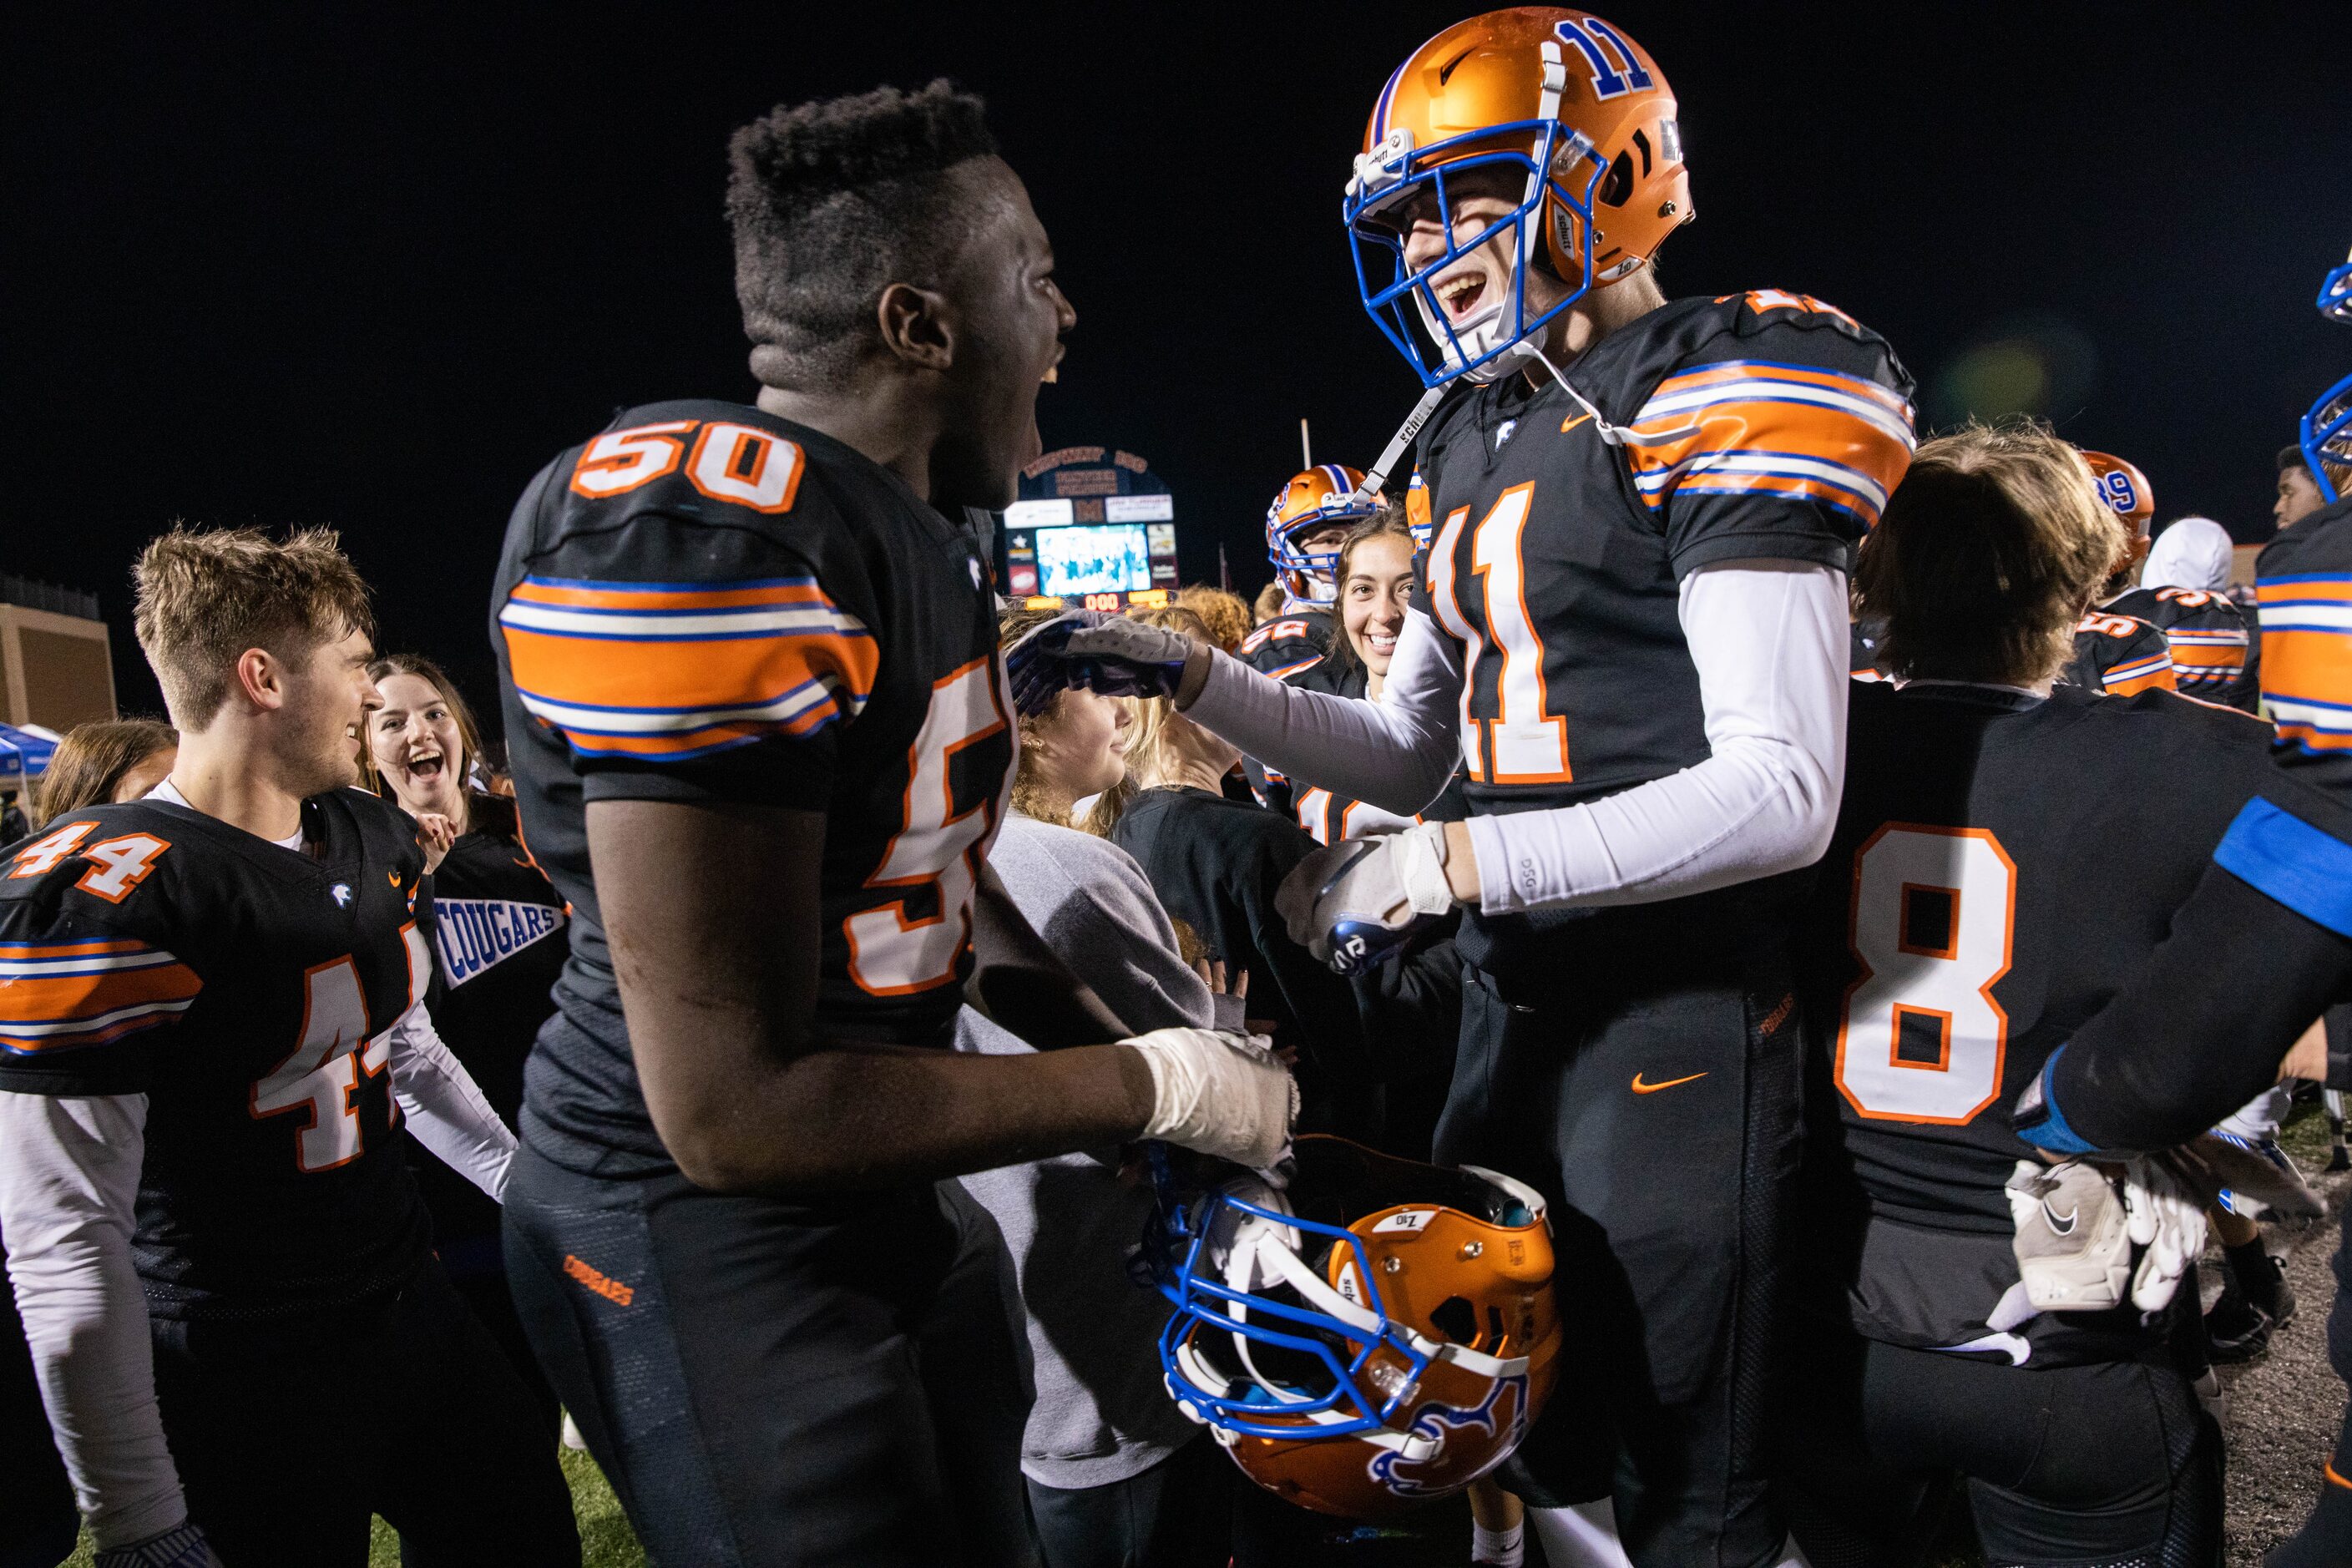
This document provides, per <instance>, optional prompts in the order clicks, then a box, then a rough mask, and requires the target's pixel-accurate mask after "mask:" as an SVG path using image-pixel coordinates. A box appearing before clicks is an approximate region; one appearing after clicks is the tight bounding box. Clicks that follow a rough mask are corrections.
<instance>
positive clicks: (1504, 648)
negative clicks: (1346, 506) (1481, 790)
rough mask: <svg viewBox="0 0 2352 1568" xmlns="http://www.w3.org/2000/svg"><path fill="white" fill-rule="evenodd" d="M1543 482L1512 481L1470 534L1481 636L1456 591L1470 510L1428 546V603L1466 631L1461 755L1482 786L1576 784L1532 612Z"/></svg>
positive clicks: (1455, 628) (1453, 627) (1444, 620)
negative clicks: (1531, 558) (1530, 541)
mask: <svg viewBox="0 0 2352 1568" xmlns="http://www.w3.org/2000/svg"><path fill="white" fill-rule="evenodd" d="M1535 492H1536V487H1535V481H1534V480H1532V479H1530V480H1528V482H1527V483H1526V484H1523V485H1513V486H1512V487H1511V488H1510V489H1507V490H1505V491H1504V492H1503V493H1502V494H1501V495H1499V496H1497V497H1496V498H1495V504H1494V506H1493V507H1492V508H1490V509H1488V510H1487V512H1486V516H1485V517H1483V518H1481V519H1479V520H1478V525H1477V526H1476V527H1475V528H1474V529H1472V530H1471V532H1470V571H1471V574H1472V575H1473V576H1474V577H1475V579H1476V580H1477V582H1478V584H1479V587H1480V597H1479V612H1480V613H1479V619H1480V620H1481V621H1483V622H1484V623H1485V625H1486V636H1485V637H1481V636H1480V635H1479V633H1478V629H1477V627H1475V626H1472V625H1471V624H1470V617H1469V616H1466V615H1465V614H1464V613H1463V610H1462V604H1461V601H1460V599H1459V598H1458V597H1457V596H1456V595H1457V588H1458V580H1457V577H1456V574H1455V573H1454V546H1455V543H1456V542H1457V541H1458V540H1460V538H1461V537H1462V528H1463V524H1464V523H1465V522H1466V521H1468V520H1469V516H1470V509H1469V508H1467V507H1459V508H1456V509H1455V510H1454V511H1453V512H1451V513H1449V514H1448V515H1447V517H1446V519H1445V526H1444V528H1443V529H1442V530H1440V531H1439V532H1438V535H1437V542H1436V543H1435V544H1434V545H1433V546H1432V547H1431V549H1430V552H1429V602H1430V604H1431V605H1433V607H1434V608H1435V610H1436V612H1437V618H1438V620H1439V622H1440V623H1441V624H1442V625H1444V627H1445V629H1446V630H1447V631H1449V632H1451V633H1453V634H1454V636H1455V637H1459V638H1461V639H1462V643H1463V654H1464V657H1463V671H1462V756H1463V760H1464V763H1465V764H1466V766H1467V767H1468V770H1469V773H1470V777H1471V778H1472V779H1474V780H1476V781H1477V782H1479V783H1482V784H1567V783H1570V781H1571V779H1572V778H1573V776H1574V775H1573V774H1572V773H1570V769H1569V762H1568V721H1567V720H1565V719H1563V718H1560V717H1559V716H1558V715H1557V714H1554V713H1551V712H1549V711H1547V710H1546V699H1547V698H1548V696H1549V693H1548V692H1547V691H1546V689H1545V686H1544V646H1543V638H1542V637H1540V636H1539V635H1538V633H1537V631H1536V627H1535V621H1534V619H1533V617H1532V616H1529V615H1528V574H1527V555H1526V551H1525V548H1524V544H1525V540H1526V536H1527V528H1528V516H1529V514H1530V513H1531V512H1532V511H1533V510H1534V509H1535ZM1490 641H1491V644H1492V647H1493V651H1494V654H1495V656H1496V658H1498V659H1499V660H1500V661H1501V667H1500V668H1498V669H1496V672H1495V716H1494V717H1493V718H1491V719H1479V718H1475V717H1474V716H1473V715H1474V712H1475V705H1476V702H1477V693H1478V681H1479V667H1480V665H1481V663H1482V662H1483V661H1484V660H1485V658H1486V653H1487V649H1488V645H1489V643H1490Z"/></svg>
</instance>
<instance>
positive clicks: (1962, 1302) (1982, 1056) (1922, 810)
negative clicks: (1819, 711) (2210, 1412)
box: [1784, 429, 2273, 1563]
mask: <svg viewBox="0 0 2352 1568" xmlns="http://www.w3.org/2000/svg"><path fill="white" fill-rule="evenodd" d="M2081 469H2082V464H2081V462H2080V461H2079V459H2078V458H2077V455H2076V454H2075V453H2074V451H2073V450H2072V449H2071V448H2069V447H2067V446H2066V444H2065V443H2063V442H2062V441H2059V440H2057V439H2056V438H2055V437H2050V436H2047V435H2044V434H2040V433H2036V432H2031V431H2021V430H2020V431H2000V432H1995V431H1989V430H1983V429H1977V430H1972V431H1969V432H1966V433H1963V434H1961V435H1958V436H1954V437H1944V438H1941V439H1939V440H1936V441H1932V442H1929V443H1927V445H1925V446H1922V447H1920V448H1919V451H1918V454H1917V456H1916V459H1915V460H1914V462H1913V464H1912V467H1911V470H1910V474H1909V476H1908V477H1907V478H1906V479H1905V481H1904V485H1903V489H1901V491H1900V492H1899V493H1898V494H1897V495H1896V496H1895V500H1894V501H1893V502H1892V503H1891V504H1890V506H1889V507H1888V509H1887V512H1886V515H1885V519H1884V520H1883V521H1881V522H1880V524H1879V526H1878V529H1877V531H1876V532H1875V533H1874V535H1873V537H1872V538H1871V540H1870V541H1869V542H1868V543H1866V544H1865V545H1864V548H1863V552H1862V559H1861V564H1860V567H1859V570H1858V577H1859V581H1860V586H1861V590H1862V600H1863V604H1864V607H1865V609H1867V610H1868V611H1869V612H1870V613H1871V614H1872V615H1874V616H1879V617H1882V618H1884V619H1885V622H1886V625H1887V640H1886V652H1887V659H1888V663H1889V668H1892V670H1893V671H1894V672H1895V674H1896V675H1897V676H1898V677H1900V678H1902V679H1904V680H1905V681H1906V684H1904V685H1902V686H1900V687H1899V688H1898V687H1896V686H1895V685H1890V684H1875V685H1858V686H1857V687H1856V688H1855V689H1854V691H1853V709H1852V711H1851V713H1850V715H1849V722H1848V728H1847V741H1846V771H1845V788H1844V793H1843V801H1842V803H1841V805H1840V808H1839V813H1838V824H1837V832H1836V835H1835V837H1833V838H1832V841H1831V844H1830V849H1829V853H1828V854H1827V855H1826V856H1825V857H1824V858H1823V860H1822V868H1821V871H1820V875H1819V877H1818V879H1817V880H1816V882H1815V887H1814V894H1813V898H1812V900H1811V910H1810V911H1809V913H1808V915H1807V917H1806V920H1805V924H1804V928H1803V936H1802V939H1801V953H1802V955H1803V963H1802V973H1803V975H1804V984H1803V985H1802V987H1801V991H1802V997H1803V1003H1804V1012H1805V1016H1806V1021H1807V1023H1806V1027H1807V1037H1808V1040H1809V1077H1810V1079H1811V1081H1810V1084H1809V1093H1808V1095H1807V1098H1806V1110H1807V1119H1808V1121H1809V1124H1810V1125H1809V1131H1810V1133H1811V1137H1810V1140H1809V1148H1808V1153H1807V1157H1806V1180H1805V1184H1804V1191H1805V1203H1804V1214H1805V1216H1806V1218H1805V1223H1804V1225H1803V1226H1801V1228H1800V1230H1799V1231H1798V1233H1797V1234H1798V1237H1799V1263H1798V1266H1797V1268H1795V1269H1794V1277H1795V1279H1798V1280H1800V1281H1801V1282H1802V1287H1801V1288H1802V1289H1803V1293H1804V1300H1802V1302H1801V1308H1802V1310H1801V1314H1800V1319H1801V1330H1800V1331H1799V1333H1798V1335H1797V1344H1798V1357H1799V1362H1800V1364H1801V1372H1800V1374H1799V1375H1798V1376H1797V1377H1796V1378H1795V1379H1794V1380H1793V1386H1794V1391H1795V1399H1796V1401H1797V1405H1798V1410H1799V1415H1798V1419H1799V1422H1800V1425H1799V1426H1798V1427H1797V1428H1796V1430H1795V1431H1794V1432H1792V1433H1791V1434H1790V1436H1789V1439H1788V1440H1787V1443H1786V1447H1785V1449H1784V1451H1785V1452H1787V1453H1789V1454H1790V1455H1791V1456H1792V1458H1794V1459H1795V1461H1796V1462H1795V1466H1794V1468H1795V1470H1796V1473H1797V1477H1798V1479H1799V1481H1800V1482H1801V1484H1800V1485H1799V1486H1798V1487H1797V1488H1796V1489H1795V1492H1794V1496H1796V1497H1797V1498H1800V1499H1803V1500H1807V1501H1808V1503H1809V1505H1810V1506H1806V1507H1803V1508H1800V1509H1799V1510H1797V1513H1798V1533H1799V1538H1800V1540H1801V1541H1802V1542H1803V1543H1804V1544H1805V1545H1806V1547H1807V1549H1808V1550H1809V1551H1810V1552H1812V1553H1813V1556H1814V1560H1815V1561H1817V1562H1822V1561H1828V1562H1848V1561H1856V1562H1863V1561H1866V1562H1888V1561H1896V1560H1899V1559H1900V1558H1902V1557H1903V1556H1904V1555H1906V1552H1905V1544H1906V1536H1907V1535H1909V1534H1912V1533H1914V1532H1916V1531H1917V1530H1918V1529H1919V1527H1920V1526H1921V1525H1922V1524H1923V1523H1926V1522H1927V1521H1924V1520H1923V1519H1922V1517H1921V1513H1920V1510H1921V1507H1922V1505H1923V1503H1924V1502H1925V1501H1926V1500H1927V1498H1928V1496H1929V1495H1930V1494H1931V1492H1933V1491H1934V1490H1935V1489H1936V1487H1937V1484H1938V1482H1939V1480H1940V1477H1941V1475H1942V1474H1943V1473H1944V1472H1947V1471H1949V1470H1951V1469H1958V1470H1960V1471H1962V1472H1963V1473H1964V1474H1967V1475H1968V1476H1969V1477H1970V1478H1971V1479H1970V1482H1969V1489H1970V1498H1971V1501H1972V1503H1973V1506H1974V1508H1975V1511H1976V1514H1977V1529H1978V1532H1979V1535H1980V1536H1981V1537H1982V1539H1983V1542H1984V1546H1985V1554H1986V1557H1987V1559H1988V1560H1989V1561H1991V1562H1996V1563H2018V1562H2030V1563H2043V1562H2067V1563H2074V1562H2097V1563H2110V1562H2116V1563H2119V1562H2126V1561H2146V1562H2151V1563H2158V1562H2160V1563H2175V1562H2179V1563H2190V1562H2205V1561H2210V1560H2212V1554H2214V1553H2217V1552H2218V1551H2219V1542H2220V1479H2221V1478H2220V1466H2221V1451H2220V1434H2219V1433H2218V1431H2216V1430H2214V1429H2213V1427H2212V1425H2211V1422H2210V1419H2208V1418H2206V1417H2204V1416H2203V1415H2201V1414H2200V1411H2199V1410H2198V1407H2197V1405H2196V1402H2195V1400H2194V1398H2193V1396H2192V1394H2191V1393H2190V1390H2189V1385H2188V1383H2187V1380H2186V1379H2185V1378H2184V1377H2183V1375H2182V1373H2181V1371H2180V1369H2179V1368H2178V1367H2176V1366H2175V1365H2174V1364H2172V1363H2171V1361H2170V1358H2169V1356H2168V1352H2167V1350H2166V1345H2165V1339H2166V1332H2167V1327H2168V1315H2167V1314H2166V1313H2164V1312H2148V1313H2143V1312H2142V1311H2140V1310H2137V1308H2136V1307H2134V1306H2133V1305H2131V1304H2130V1303H2128V1302H2126V1304H2124V1305H2122V1306H2120V1307H2117V1308H2116V1309H2113V1310H2105V1311H2068V1312H2063V1313H2061V1312H2046V1313H2042V1314H2039V1315H2037V1314H2036V1312H2035V1310H2034V1308H2033V1306H2032V1302H2031V1300H2029V1299H2028V1297H2027V1291H2026V1287H2025V1285H2024V1284H2023V1283H2022V1282H2021V1279H2020V1276H2019V1270H2018V1267H2017V1263H2016V1261H2015V1258H2014V1256H2013V1252H2012V1246H2011V1238H2012V1232H2013V1229H2014V1226H2015V1222H2014V1220H2013V1218H2012V1212H2011V1203H2012V1194H2010V1193H2008V1192H2006V1191H2004V1188H2005V1186H2006V1185H2007V1184H2008V1183H2009V1182H2010V1180H2011V1175H2012V1173H2013V1172H2015V1171H2016V1169H2017V1167H2018V1163H2019V1162H2020V1161H2029V1160H2032V1159H2033V1158H2034V1156H2033V1154H2032V1151H2031V1150H2030V1149H2029V1148H2028V1146H2027V1145H2026V1143H2024V1142H2021V1140H2020V1139H2019V1138H2018V1136H2017V1135H2016V1134H2015V1133H2014V1132H2012V1131H2011V1130H2010V1124H2009V1119H2008V1116H2007V1114H2006V1110H2007V1106H2008V1102H2009V1101H2010V1100H2011V1099H2013V1098H2014V1097H2015V1095H2016V1092H2017V1090H2018V1089H2020V1088H2021V1086H2023V1085H2024V1084H2026V1083H2029V1082H2031V1081H2032V1079H2034V1077H2035V1076H2036V1075H2037V1074H2038V1073H2040V1072H2041V1070H2042V1064H2043V1062H2044V1060H2045V1058H2047V1057H2048V1056H2049V1054H2050V1053H2051V1051H2052V1050H2053V1048H2054V1047H2056V1046H2057V1044H2058V1043H2059V1042H2060V1041H2061V1040H2063V1038H2064V1037H2065V1036H2066V1034H2067V1033H2068V1032H2069V1031H2070V1030H2071V1029H2073V1028H2074V1026H2076V1025H2078V1024H2079V1023H2081V1022H2082V1021H2083V1020H2084V1018H2086V1017H2088V1016H2091V1014H2093V1013H2094V1012H2095V1011H2096V1010H2097V1009H2098V1008H2099V1007H2100V1006H2101V1005H2103V1004H2104V1003H2105V1001H2106V1000H2107V999H2108V998H2109V997H2110V996H2112V995H2114V994H2115V993H2116V991H2117V990H2118V989H2119V988H2120V987H2122V986H2123V984H2125V983H2126V981H2128V980H2129V979H2130V978H2131V977H2132V976H2133V975H2134V974H2135V973H2137V972H2139V971H2140V970H2141V969H2142V968H2143V967H2144V966H2145V964H2146V963H2147V959H2148V957H2149V955H2150V953H2151V952H2154V951H2155V949H2156V947H2157V945H2158V943H2159V942H2162V941H2163V939H2164V937H2165V935H2166V932H2167V931H2168V927H2169V926H2170V924H2171V921H2172V918H2173V915H2174V912H2175V911H2176V910H2178V909H2179V907H2180V906H2181V905H2182V904H2183V903H2184V902H2185V901H2186V900H2188V899H2189V895H2190V893H2191V892H2192V891H2193V890H2194V889H2196V887H2197V885H2198V882H2199V879H2200V878H2201V877H2202V876H2203V875H2204V873H2205V868H2206V863H2207V861H2208V859H2209V858H2210V855H2211V853H2212V850H2213V847H2214V846H2215V845H2217V844H2218V843H2220V842H2221V838H2222V836H2223V834H2224V833H2225V832H2226V831H2227V829H2228V828H2229V826H2230V823H2231V818H2232V817H2233V816H2236V814H2237V813H2238V812H2239V810H2240V809H2241V808H2242V807H2243V806H2244V805H2245V804H2246V803H2247V802H2248V801H2249V800H2251V799H2252V798H2254V797H2255V795H2257V794H2258V792H2260V791H2262V790H2263V788H2264V787H2265V786H2266V785H2268V784H2270V783H2271V782H2272V779H2273V769H2272V767H2271V765H2270V763H2269V759H2268V749H2269V744H2270V731H2269V728H2268V726H2266V725H2264V724H2262V723H2261V722H2259V721H2254V720H2252V719H2250V718H2248V717H2246V716H2244V715H2242V714H2240V713H2237V712H2234V711H2231V710H2227V709H2223V708H2220V707H2216V706H2213V705H2210V704H2205V703H2200V702H2190V701H2186V700H2182V699H2180V698H2179V697H2176V696H2174V695H2172V694H2170V693H2168V692H2163V691H2150V692H2146V693H2142V694H2140V695H2137V696H2134V697H2130V698H2125V699H2119V698H2116V697H2115V696H2112V695H2108V696H2101V695H2098V694H2096V693H2094V692H2090V691H2085V690H2083V689H2080V688H2077V687H2073V686H2068V685H2063V684H2059V685H2056V686H2054V687H2053V685H2052V681H2053V678H2054V676H2055V674H2056V671H2057V668H2058V666H2059V664H2060V663H2061V661H2062V660H2063V658H2065V657H2066V653H2067V650H2068V647H2069V644H2070V643H2071V641H2072V639H2071V637H2070V636H2069V632H2070V628H2071V626H2072V625H2073V622H2074V611H2075V609H2076V607H2077V606H2078V605H2080V604H2081V603H2082V602H2083V599H2084V596H2085V595H2088V594H2089V593H2091V592H2092V591H2094V590H2095V587H2096V585H2097V584H2099V582H2100V581H2101V579H2103V578H2104V577H2105V576H2106V574H2107V571H2108V566H2109V562H2110V560H2111V558H2112V553H2113V541H2112V538H2111V537H2110V535H2111V532H2112V519H2111V518H2109V517H2107V516H2106V515H2105V513H2104V512H2103V510H2101V509H2100V508H2099V507H2098V506H2097V505H2096V504H2095V502H2094V501H2093V500H2091V498H2090V497H2089V496H2088V495H2087V494H2085V493H2084V487H2083V486H2082V485H2081V483H2080V476H2081ZM2124 841H2128V842H2130V843H2132V844H2133V845H2135V846H2137V848H2136V850H2135V852H2134V853H2133V854H2132V855H2131V856H2129V857H2126V858H2121V859H2119V858H2117V857H2116V854H2115V851H2114V847H2115V845H2116V844H2117V843H2119V842H2124ZM2050 1201H2051V1202H2053V1203H2054V1204H2057V1205H2059V1207H2057V1208H2055V1209H2053V1211H2052V1217H2053V1224H2054V1225H2055V1226H2057V1227H2058V1228H2059V1229H2061V1230H2062V1231H2063V1230H2067V1229H2069V1228H2071V1226H2073V1224H2074V1217H2075V1215H2074V1210H2073V1209H2071V1208H2069V1207H2068V1206H2067V1205H2066V1200H2064V1199H2062V1198H2053V1199H2051V1200H2050ZM2184 1296H2185V1297H2186V1299H2184V1300H2179V1301H2177V1302H2175V1303H2174V1304H2173V1305H2172V1307H2171V1309H2170V1310H2173V1311H2189V1312H2194V1311H2196V1310H2198V1306H2199V1304H2198V1302H2197V1301H2196V1300H2195V1299H2194V1296H2193V1292H2185V1293H2184Z"/></svg>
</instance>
